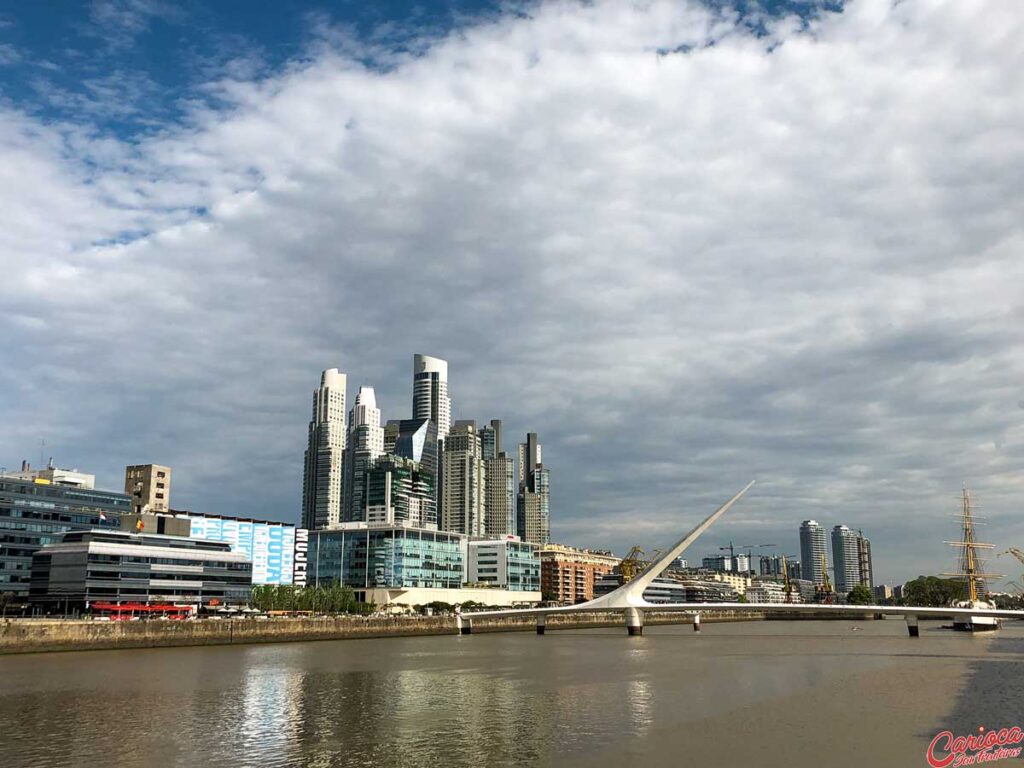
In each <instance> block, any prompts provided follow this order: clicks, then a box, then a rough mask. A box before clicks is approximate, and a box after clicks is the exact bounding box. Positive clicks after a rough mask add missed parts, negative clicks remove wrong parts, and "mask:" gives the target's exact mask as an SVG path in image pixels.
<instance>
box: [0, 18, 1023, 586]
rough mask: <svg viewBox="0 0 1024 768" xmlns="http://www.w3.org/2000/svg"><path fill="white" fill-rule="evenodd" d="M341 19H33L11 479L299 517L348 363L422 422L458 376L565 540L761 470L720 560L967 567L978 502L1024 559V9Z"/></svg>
mask: <svg viewBox="0 0 1024 768" xmlns="http://www.w3.org/2000/svg"><path fill="white" fill-rule="evenodd" d="M324 5H325V6H326V5H328V4H326V3H325V4H324ZM330 5H332V6H338V7H334V8H326V7H319V6H317V5H315V4H305V3H294V2H293V3H286V2H281V3H274V4H270V3H266V4H262V3H258V4H254V5H253V4H249V3H243V2H241V1H240V0H231V1H225V2H217V3H210V4H209V5H205V4H201V3H198V2H185V3H171V2H162V0H97V1H96V2H93V3H92V4H91V5H89V4H86V3H72V2H67V3H45V4H44V3H24V4H17V5H15V4H8V5H7V6H6V7H5V8H6V10H5V11H4V13H3V15H0V92H2V96H0V308H2V310H0V331H2V334H3V342H2V346H0V350H2V353H0V465H4V466H7V467H8V468H11V467H15V466H17V465H19V463H20V461H21V460H22V459H23V458H27V459H29V460H30V461H32V462H33V463H35V462H38V460H39V457H40V454H41V453H42V454H43V455H44V457H49V456H51V455H52V456H54V457H55V460H56V461H57V462H58V464H60V465H62V466H75V467H79V468H82V469H85V470H88V471H92V472H95V473H96V474H97V476H98V480H99V484H100V485H102V486H104V487H109V488H117V487H118V486H119V485H120V483H121V482H122V477H123V467H124V465H125V464H128V463H135V462H159V463H165V464H169V465H171V466H172V467H173V468H174V471H175V475H174V490H173V498H172V503H173V506H175V507H178V508H191V509H196V510H203V511H209V512H221V513H225V514H235V515H252V516H257V517H267V518H273V519H282V520H297V518H298V513H299V506H300V496H301V491H300V487H301V473H302V469H301V465H302V452H303V449H304V445H305V438H306V423H307V420H308V418H309V414H308V412H309V407H310V394H311V391H312V389H313V388H314V386H315V385H316V384H317V382H318V377H319V373H320V371H321V369H323V368H327V367H335V366H337V367H339V368H341V369H342V370H343V371H345V372H347V373H348V375H349V385H350V390H349V397H350V398H352V397H354V394H355V390H356V388H357V387H358V386H359V385H360V384H368V385H372V386H374V387H376V389H377V392H378V398H379V402H380V404H381V405H382V408H383V411H384V417H385V418H398V417H406V416H407V415H408V413H409V410H410V407H411V403H410V401H411V367H412V355H413V353H414V352H424V353H428V354H432V355H437V356H439V357H443V358H446V359H448V360H449V361H450V377H449V381H450V384H449V386H450V389H451V393H452V398H453V410H454V412H455V416H456V417H457V418H476V419H484V420H486V419H490V418H502V419H504V420H505V424H506V431H507V432H508V434H509V440H510V442H511V441H514V440H516V439H517V438H518V436H519V435H520V434H521V433H524V432H525V431H527V430H533V431H536V432H538V433H539V434H540V437H541V441H542V443H543V445H544V457H545V460H546V463H547V464H548V465H549V466H550V467H551V468H552V488H553V490H552V518H553V519H552V529H553V534H554V538H555V539H556V540H559V541H563V542H566V543H573V544H579V545H589V546H596V547H611V548H614V549H616V550H618V551H620V552H621V551H624V550H625V549H626V548H627V547H628V546H629V545H631V544H633V543H639V544H641V545H643V546H645V547H649V546H657V545H663V544H665V543H666V541H668V540H670V539H672V538H674V537H675V536H676V535H677V534H678V533H679V531H680V530H681V529H683V528H685V527H687V526H688V525H690V524H691V523H692V522H693V521H695V520H696V519H697V518H698V517H701V516H703V515H705V514H707V513H708V512H710V511H711V510H712V509H714V507H715V506H717V504H718V503H720V502H721V501H723V500H724V499H726V498H728V496H730V495H731V494H732V493H733V491H734V490H735V489H737V488H738V487H740V486H742V485H743V484H744V483H745V482H746V481H747V480H748V479H749V478H757V479H758V481H759V482H758V485H757V486H756V487H755V490H754V491H753V492H752V493H751V494H750V495H749V496H748V497H747V499H746V500H745V501H744V502H743V503H742V504H741V505H739V506H738V507H736V509H735V510H734V511H733V512H730V514H729V516H728V517H727V518H725V519H723V520H722V521H721V522H720V523H719V524H718V525H716V526H715V528H713V529H712V531H710V532H709V533H708V534H707V535H706V537H705V539H704V540H703V541H702V543H701V544H699V545H698V546H697V547H696V548H695V549H694V550H693V551H692V555H694V556H696V557H698V558H699V556H700V555H701V554H704V553H707V552H710V551H712V550H715V549H717V547H719V546H721V545H722V544H724V543H726V542H728V541H729V540H732V541H734V542H736V543H737V544H748V543H758V544H760V543H771V544H774V545H776V546H775V547H773V548H772V549H775V550H776V551H779V552H783V553H785V554H795V553H797V552H798V551H799V550H798V544H797V527H798V525H799V523H800V521H801V520H803V519H806V518H811V517H813V518H815V519H817V520H819V521H820V522H821V523H823V524H824V525H826V526H828V527H831V526H832V525H835V524H838V523H846V524H849V525H850V526H852V527H859V528H862V529H863V530H864V532H865V534H866V535H868V536H869V537H870V538H871V539H872V540H873V542H874V549H875V566H876V580H877V581H889V582H899V581H902V580H903V579H905V578H909V577H912V576H914V575H916V574H918V573H922V572H925V573H933V572H936V571H941V570H945V569H947V568H949V567H950V566H952V564H953V560H952V553H951V552H949V551H947V550H948V548H945V547H944V546H943V544H942V541H943V539H949V538H952V537H953V536H954V535H955V521H954V520H953V519H952V518H951V517H950V515H951V513H953V512H954V511H955V509H956V504H957V494H958V492H959V489H960V487H961V485H962V483H964V482H966V483H967V484H968V485H969V486H970V487H971V488H972V489H973V491H974V492H975V494H976V496H977V498H978V501H979V506H980V507H981V509H982V510H983V511H984V514H986V515H987V516H988V518H989V527H988V528H987V529H986V530H985V534H984V535H985V537H987V538H988V539H989V540H994V541H996V542H998V543H999V544H1000V546H1003V545H1011V544H1013V545H1017V546H1024V518H1022V515H1021V509H1022V505H1024V472H1022V469H1024V467H1022V464H1024V339H1022V333H1024V259H1022V251H1024V130H1022V128H1024V42H1022V40H1024V8H1022V7H1021V6H1020V5H1019V4H1018V3H1013V2H1005V1H1003V0H993V2H984V1H982V0H948V1H943V0H904V1H903V2H898V3H894V2H891V1H889V0H857V1H855V2H850V3H847V4H845V5H841V4H838V3H828V4H823V5H816V4H813V3H802V2H790V3H761V4H758V3H756V2H745V3H741V4H740V8H739V10H734V9H733V8H731V7H728V6H725V5H722V4H720V3H717V2H716V3H701V2H697V0H693V1H692V2H687V1H685V0H683V1H680V2H657V1H655V0H651V1H650V2H635V3H634V2H626V1H625V0H610V1H608V2H604V1H601V0H599V1H597V2H591V3H578V2H546V3H518V2H508V3H501V4H500V5H480V4H464V3H452V2H449V3H421V4H420V5H418V6H416V7H415V10H414V11H411V10H410V8H411V7H412V6H411V4H408V3H402V2H381V3H372V4H363V3H356V2H353V3H349V4H344V3H343V4H340V5H339V4H330ZM41 441H45V445H41V444H40V443H41ZM999 566H1000V568H999V570H1001V571H1004V572H1007V573H1009V574H1011V575H1014V576H1016V575H1017V574H1019V570H1020V568H1019V566H1016V565H1014V564H1012V563H1010V562H1007V561H1006V559H1005V558H1004V559H1003V560H1000V561H999Z"/></svg>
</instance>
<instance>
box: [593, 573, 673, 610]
mask: <svg viewBox="0 0 1024 768" xmlns="http://www.w3.org/2000/svg"><path fill="white" fill-rule="evenodd" d="M624 583H625V582H624V581H623V579H622V574H621V573H618V572H613V573H606V574H604V575H602V576H598V577H597V579H596V581H595V582H594V596H595V597H600V596H601V595H607V594H608V593H609V592H614V591H615V590H616V589H618V588H619V587H621V586H622V585H623V584H624ZM644 600H646V601H647V602H649V603H685V602H687V600H686V587H685V586H684V585H683V584H682V583H681V582H678V581H676V580H674V579H666V578H657V579H655V580H654V581H652V582H651V584H650V585H649V586H648V587H647V589H645V590H644Z"/></svg>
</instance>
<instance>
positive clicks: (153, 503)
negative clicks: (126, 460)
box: [124, 464, 171, 513]
mask: <svg viewBox="0 0 1024 768" xmlns="http://www.w3.org/2000/svg"><path fill="white" fill-rule="evenodd" d="M124 492H125V493H127V494H128V495H129V496H131V497H132V507H133V509H132V511H133V512H153V513H161V512H166V511H167V510H168V509H170V508H171V507H170V504H171V468H170V467H165V466H162V465H160V464H135V465H133V466H130V467H125V469H124Z"/></svg>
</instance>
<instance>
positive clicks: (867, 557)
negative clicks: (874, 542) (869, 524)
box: [857, 531, 875, 589]
mask: <svg viewBox="0 0 1024 768" xmlns="http://www.w3.org/2000/svg"><path fill="white" fill-rule="evenodd" d="M857 566H858V570H859V574H858V576H859V579H860V583H861V584H863V585H864V586H865V587H867V588H868V589H874V586H875V576H874V572H873V568H872V565H871V542H870V541H868V540H867V539H866V538H864V532H863V531H857Z"/></svg>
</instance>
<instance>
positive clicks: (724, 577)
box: [711, 573, 750, 595]
mask: <svg viewBox="0 0 1024 768" xmlns="http://www.w3.org/2000/svg"><path fill="white" fill-rule="evenodd" d="M711 581H720V582H722V583H723V584H728V585H729V587H731V588H732V590H733V591H734V592H735V593H736V594H737V595H744V594H746V592H747V588H748V587H750V577H749V576H745V575H743V574H739V573H715V574H712V576H711Z"/></svg>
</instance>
